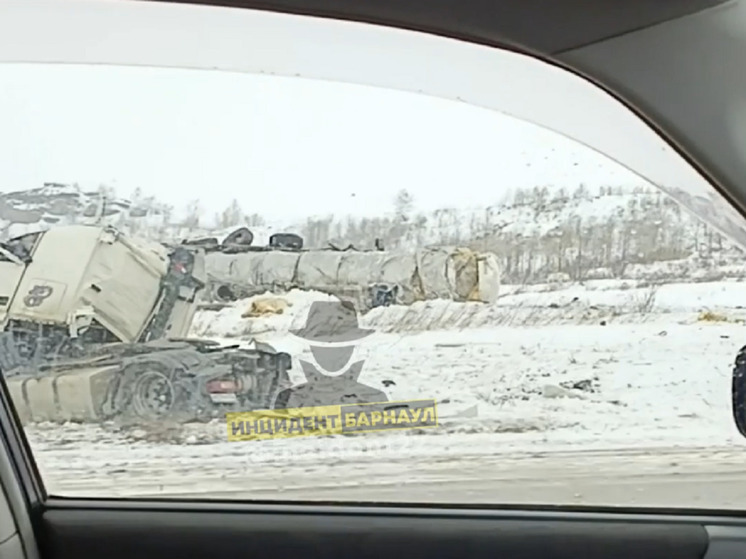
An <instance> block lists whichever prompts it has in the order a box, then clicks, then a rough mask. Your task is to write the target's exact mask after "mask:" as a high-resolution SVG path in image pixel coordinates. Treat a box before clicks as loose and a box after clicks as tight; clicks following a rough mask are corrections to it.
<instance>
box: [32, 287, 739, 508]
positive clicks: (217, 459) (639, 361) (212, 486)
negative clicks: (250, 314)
mask: <svg viewBox="0 0 746 559" xmlns="http://www.w3.org/2000/svg"><path fill="white" fill-rule="evenodd" d="M505 293H506V294H505V295H504V296H503V297H502V298H501V299H500V301H499V302H498V303H497V304H495V305H491V306H490V305H483V304H477V303H475V304H457V303H452V302H445V301H430V302H424V303H420V304H418V305H413V306H412V307H402V308H397V307H391V308H379V309H374V310H373V311H371V312H370V313H368V315H366V316H365V317H363V319H362V323H363V325H366V326H368V327H373V328H375V329H376V330H377V333H376V334H374V335H373V336H370V337H369V338H367V339H366V340H365V341H364V342H363V343H361V344H360V345H359V346H358V347H357V348H356V350H355V352H356V353H355V355H354V356H353V360H359V359H364V360H365V366H364V368H363V373H362V375H361V377H360V381H361V382H364V383H367V384H370V385H373V386H376V387H378V388H380V389H382V390H385V391H386V392H387V393H388V395H389V398H390V399H391V400H406V399H416V398H434V399H436V400H437V401H438V403H439V404H438V405H439V410H440V414H441V418H442V424H441V426H440V427H439V428H438V429H433V430H423V431H422V432H421V433H406V432H402V433H398V434H391V433H383V434H372V433H371V434H365V435H359V436H349V437H337V438H300V439H285V440H273V441H263V442H228V441H227V440H226V426H225V424H224V423H220V422H216V423H214V424H211V425H189V426H178V425H163V424H159V425H154V426H151V427H138V428H128V429H127V428H122V427H117V426H116V425H103V426H97V425H64V426H53V425H35V426H30V427H28V428H27V435H28V437H29V439H30V442H31V444H32V447H33V448H34V450H35V453H36V457H37V461H38V464H39V467H40V469H41V471H42V474H43V476H44V478H45V480H46V482H47V484H48V486H49V487H48V488H49V490H50V491H51V492H52V493H56V494H70V495H97V496H101V495H128V496H132V495H156V494H160V495H165V494H184V493H195V492H198V493H203V492H207V493H208V494H207V495H205V496H206V497H209V496H210V495H213V496H216V497H217V496H219V497H221V498H232V497H241V498H249V497H251V496H253V497H255V498H274V497H277V498H283V495H285V496H286V498H335V499H354V498H360V499H370V498H373V499H387V500H405V501H406V500H408V499H412V500H422V499H425V500H426V499H428V495H430V496H431V498H433V499H441V500H454V499H455V500H467V501H469V500H471V501H484V500H485V499H487V500H489V499H492V500H493V501H494V500H497V501H501V500H502V502H527V501H532V502H552V501H554V502H560V503H561V502H566V501H567V499H568V498H569V497H568V495H575V494H576V493H577V494H578V495H580V497H573V503H574V504H577V503H594V504H607V505H615V504H625V503H628V501H629V498H632V497H634V499H633V501H634V502H635V503H637V504H653V505H661V506H663V505H666V504H672V505H674V506H679V505H680V506H686V505H687V503H686V502H684V501H686V499H690V500H692V499H694V500H696V499H700V498H704V497H702V496H701V495H700V494H699V493H698V494H697V495H694V494H693V493H691V492H689V493H687V491H686V490H685V489H682V486H681V484H682V483H683V484H684V485H686V486H687V487H689V486H691V487H694V485H693V484H695V482H696V484H697V485H696V486H697V487H700V488H701V489H698V490H697V491H699V492H700V493H702V494H704V493H707V491H706V488H707V484H708V483H709V482H710V481H711V482H712V483H713V484H714V483H715V482H716V480H717V479H720V481H722V479H721V478H718V476H730V477H728V479H735V481H734V482H733V483H734V484H736V485H737V486H738V487H739V488H740V490H742V491H743V495H744V497H745V498H746V474H745V473H744V471H746V469H745V468H743V467H742V466H741V464H742V462H741V456H742V454H741V453H742V452H743V449H744V448H746V444H745V443H746V441H744V440H743V439H741V438H740V436H739V435H738V433H737V432H736V430H735V427H734V426H733V423H732V419H731V416H730V374H731V364H732V362H733V359H734V357H735V353H736V352H737V350H738V349H739V348H740V347H741V346H743V345H746V328H745V327H744V323H743V319H744V318H746V311H744V310H743V309H742V306H746V283H739V282H720V283H700V284H670V285H663V286H658V287H655V286H654V287H650V286H645V285H642V286H640V285H635V284H632V283H629V284H626V285H623V284H620V283H619V282H613V281H598V282H588V283H587V284H586V285H584V286H561V285H545V286H538V287H532V288H531V289H528V288H525V287H518V286H506V289H505ZM327 297H328V296H326V295H322V294H309V293H303V292H298V291H296V292H292V293H290V294H288V295H287V296H286V298H287V300H288V301H289V302H290V303H291V306H290V307H289V308H288V309H287V311H286V312H285V313H283V314H280V315H271V316H267V317H262V318H255V319H245V318H244V319H242V318H241V317H240V315H241V313H242V312H243V311H244V310H245V309H246V308H247V307H248V305H249V301H242V302H240V303H237V304H236V305H235V306H234V307H232V308H227V309H224V310H222V311H220V312H213V311H209V312H208V311H204V312H201V313H200V315H199V316H198V317H197V320H196V321H195V326H194V333H195V335H201V336H210V337H213V338H216V339H224V340H235V339H243V340H249V339H250V338H252V337H255V338H256V339H259V340H261V341H264V342H268V343H271V344H273V345H274V346H275V347H276V348H277V349H283V350H286V351H288V352H290V353H291V354H292V355H293V356H294V358H295V359H296V360H297V358H301V359H305V360H311V361H313V357H312V356H311V354H310V352H309V351H308V349H307V348H306V347H305V344H304V343H303V342H302V340H299V339H297V338H295V337H293V336H291V335H289V334H288V333H287V332H288V329H289V328H291V327H293V328H294V327H297V326H300V325H301V324H302V323H303V321H304V320H305V314H306V313H307V310H308V308H309V305H310V303H311V302H312V301H313V300H318V299H324V298H327ZM292 375H293V380H294V381H296V382H300V381H302V380H303V377H302V373H301V372H300V371H299V367H297V363H296V364H295V365H294V370H293V371H292ZM383 381H393V382H394V384H393V385H389V386H385V385H384V382H383ZM387 384H390V383H387ZM734 472H735V473H734ZM643 474H644V475H643ZM645 476H647V477H645ZM671 476H678V477H677V478H676V480H677V483H678V484H679V485H678V486H677V487H678V489H676V490H675V491H674V490H672V491H671V492H669V493H662V492H661V491H657V492H656V491H653V490H652V489H650V487H657V486H658V485H660V483H662V482H661V481H660V480H664V481H666V483H668V482H671V481H672V479H673V478H672V477H671ZM682 476H684V477H682ZM686 476H690V478H686ZM708 476H709V477H708ZM733 476H737V477H736V478H734V477H733ZM738 476H740V477H738ZM342 478H345V479H346V480H347V481H346V482H343V480H342ZM482 478H484V479H483V481H484V484H485V487H492V488H493V489H494V490H495V491H497V493H494V494H492V493H487V494H485V493H484V492H482V491H479V490H478V488H477V486H478V483H479V480H480V479H482ZM581 478H582V479H581ZM643 478H644V479H643ZM624 479H626V480H627V481H626V482H625V483H628V484H629V483H631V484H632V485H633V486H634V485H635V484H638V485H637V486H636V487H643V485H640V484H645V483H647V484H648V485H645V487H648V490H646V491H647V492H643V493H644V494H642V495H640V494H639V492H637V493H636V492H635V491H631V493H630V494H629V495H627V493H629V492H625V490H624V489H623V488H621V486H619V485H618V484H619V483H620V481H619V480H624ZM686 479H689V480H690V482H687V481H686ZM517 480H522V481H521V483H524V484H525V487H526V491H525V493H521V491H520V490H518V489H516V487H518V486H517V485H516V483H515V482H516V481H517ZM547 480H549V482H548V481H547ZM552 480H554V481H553V482H552ZM562 480H564V481H562ZM573 480H574V481H573ZM604 480H605V481H604ZM630 480H631V481H630ZM651 480H652V481H651ZM508 482H510V483H508ZM547 483H549V484H550V485H552V483H553V484H554V489H552V488H548V487H547V486H546V485H547ZM604 483H606V484H607V485H614V484H617V485H615V487H616V488H617V489H616V491H615V492H614V491H612V492H610V493H608V494H606V493H603V491H602V490H601V489H600V488H601V487H602V486H603V485H604ZM687 483H688V484H689V485H687ZM718 483H720V482H718ZM537 484H538V485H537ZM573 484H578V487H581V486H582V487H585V488H586V490H587V491H586V490H584V491H586V492H585V493H584V491H580V490H578V491H573V489H572V488H573ZM410 485H411V486H412V491H411V492H408V487H409V486H410ZM444 485H445V486H447V487H451V488H452V489H453V490H454V491H455V490H456V489H458V491H456V492H455V493H453V492H446V490H445V489H444V487H443V486H444ZM348 486H349V491H346V492H345V491H343V490H342V489H341V488H343V487H348ZM508 486H509V487H511V488H512V489H510V491H506V488H507V487H508ZM560 486H561V489H558V487H560ZM669 486H670V487H673V486H671V485H670V483H669ZM392 487H398V488H399V490H398V491H392V490H391V488H392ZM723 487H724V486H723ZM723 487H721V489H722V491H721V492H720V493H717V495H721V497H718V498H719V501H717V502H715V503H714V504H711V505H709V506H736V505H738V506H742V505H743V503H742V502H736V501H738V499H735V500H734V494H735V493H734V491H736V489H734V488H733V487H735V486H733V487H731V490H725V489H723ZM416 488H418V489H416ZM594 491H595V493H594ZM330 492H331V493H330ZM674 494H675V495H674ZM714 494H716V493H713V495H714ZM437 495H440V497H437ZM485 495H492V496H490V497H486V496H485ZM494 495H499V496H494ZM583 495H586V497H587V498H586V497H584V496H583ZM625 495H627V497H625ZM630 495H632V496H630ZM645 495H648V496H649V498H647V499H646V498H645ZM628 497H629V498H628ZM711 498H715V497H711ZM667 499H668V500H674V501H676V502H675V503H674V502H671V503H669V502H668V501H667ZM682 499H683V500H684V501H682ZM726 501H727V502H726ZM731 501H733V502H731ZM729 503H730V504H729ZM739 503H740V504H739ZM690 504H691V505H693V506H700V505H698V504H697V503H690Z"/></svg>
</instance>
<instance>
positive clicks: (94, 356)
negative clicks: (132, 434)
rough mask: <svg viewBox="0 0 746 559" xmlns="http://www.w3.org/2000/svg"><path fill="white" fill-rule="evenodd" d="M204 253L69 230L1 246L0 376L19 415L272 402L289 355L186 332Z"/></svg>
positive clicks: (82, 415) (164, 412)
mask: <svg viewBox="0 0 746 559" xmlns="http://www.w3.org/2000/svg"><path fill="white" fill-rule="evenodd" d="M205 286H206V273H205V261H204V251H203V250H202V249H201V248H199V247H194V246H181V245H180V246H167V245H164V244H161V243H156V242H152V241H148V240H145V239H140V238H133V237H129V236H126V235H124V234H123V233H121V232H120V231H118V230H117V229H115V228H112V227H108V226H106V227H100V226H87V225H71V226H62V227H56V228H52V229H50V230H48V231H43V232H38V233H33V234H28V235H24V236H22V237H18V238H15V239H11V240H10V241H7V242H5V243H1V244H0V331H1V333H0V372H1V373H2V374H3V376H4V377H5V380H6V383H7V384H8V387H9V389H10V391H11V394H12V396H13V401H14V404H15V406H16V409H17V410H18V413H19V415H20V416H21V419H22V420H23V421H101V420H107V419H113V418H121V419H126V420H130V421H152V420H157V419H164V418H169V419H175V420H178V421H192V420H202V419H208V418H212V417H215V416H218V415H221V414H222V413H224V412H225V411H234V410H251V409H258V408H268V407H271V405H272V403H273V402H274V398H275V396H276V394H277V392H278V391H279V390H281V389H283V388H285V387H286V386H288V385H289V377H288V373H287V371H288V370H289V369H290V361H291V360H290V356H289V355H288V354H286V353H280V352H275V351H274V350H273V349H272V348H270V347H267V346H262V347H261V348H248V347H240V346H230V347H224V346H221V345H220V344H218V343H216V342H212V341H209V340H199V339H196V340H195V339H189V338H188V337H187V336H188V333H189V330H190V327H191V324H192V321H193V318H194V314H195V311H196V308H197V304H198V302H199V300H200V299H201V296H202V294H203V293H204V289H205Z"/></svg>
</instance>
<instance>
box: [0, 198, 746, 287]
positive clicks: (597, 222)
mask: <svg viewBox="0 0 746 559" xmlns="http://www.w3.org/2000/svg"><path fill="white" fill-rule="evenodd" d="M102 202H105V203H103V204H102ZM404 202H405V203H402V201H401V200H397V203H396V204H395V211H394V212H392V214H391V215H388V216H381V217H372V218H363V219H352V218H349V217H339V216H336V217H335V216H330V217H316V218H309V219H308V220H307V221H306V222H305V223H297V224H292V225H290V226H284V227H283V226H280V225H274V226H273V224H267V223H264V221H263V220H262V218H261V216H256V215H251V216H247V215H246V214H244V213H243V212H242V211H241V208H240V205H239V204H238V202H234V204H232V205H231V207H230V208H227V209H226V210H225V211H224V212H223V213H222V214H220V215H217V216H215V217H214V218H213V220H212V224H209V225H208V224H204V220H201V219H199V215H197V209H196V207H193V208H191V210H190V208H189V207H188V208H187V211H186V214H185V216H184V217H182V218H181V219H178V220H177V219H174V217H173V216H174V212H173V208H172V207H171V206H169V205H167V204H164V203H161V202H159V201H158V200H157V199H156V198H155V197H153V196H144V195H143V194H142V193H140V192H138V191H135V193H134V196H132V197H130V198H129V199H124V198H119V197H117V196H116V195H115V193H114V192H111V191H107V190H106V189H103V188H100V189H98V190H95V191H84V190H83V189H81V188H80V187H78V186H77V185H64V184H55V183H47V184H44V185H43V186H42V187H40V188H37V189H31V190H26V191H19V192H9V193H5V194H0V235H1V236H2V238H7V237H8V236H15V235H18V234H22V233H24V232H27V231H30V230H34V229H38V228H47V227H51V226H54V225H59V224H69V223H92V222H95V221H96V220H99V221H101V222H105V223H111V224H115V225H117V226H118V227H120V228H122V229H123V230H124V231H127V232H129V233H137V234H141V235H145V236H147V237H150V238H154V239H156V238H157V239H164V240H173V239H177V238H183V237H187V236H201V235H206V234H217V235H219V236H222V235H225V234H227V232H229V231H230V230H231V229H232V228H233V227H236V226H239V225H245V224H247V225H249V227H251V228H252V230H253V231H254V233H255V244H265V243H266V242H267V240H268V237H269V235H270V234H272V233H273V232H278V231H291V232H296V233H299V234H301V235H302V236H303V237H304V239H305V242H306V246H308V247H317V248H318V247H324V246H328V243H330V242H331V243H334V244H335V245H337V246H347V245H349V244H352V245H353V246H355V247H356V248H361V249H365V248H371V247H372V246H373V243H374V240H375V239H376V238H380V239H382V240H383V242H384V246H385V247H386V248H396V247H413V246H422V245H433V244H436V245H443V244H446V245H454V244H459V245H468V246H471V247H473V248H476V249H479V250H486V251H491V252H494V253H495V254H497V255H498V257H499V258H500V261H501V265H502V270H503V274H504V281H505V282H506V283H519V284H525V283H536V282H543V281H547V280H549V281H553V280H554V281H558V280H565V281H567V280H572V281H582V280H586V279H605V278H630V279H646V280H650V281H669V280H672V279H682V278H686V279H688V280H718V279H725V278H739V279H740V278H746V263H744V262H743V260H744V258H743V253H742V252H741V251H740V249H737V248H736V247H735V246H734V245H733V244H732V243H730V242H729V241H728V239H726V238H724V237H723V236H722V235H720V234H719V233H717V232H715V231H713V230H711V229H710V228H709V227H707V226H706V225H704V224H703V223H701V222H700V221H699V220H698V219H697V218H694V217H692V216H691V215H690V214H689V213H688V212H686V211H685V210H683V209H682V208H681V207H680V206H679V205H678V204H676V203H675V202H673V201H672V200H671V199H670V198H668V197H667V196H666V195H664V194H663V193H661V192H660V191H658V190H657V189H655V188H653V187H643V186H638V187H614V186H609V187H596V188H595V189H593V190H591V189H589V188H588V187H585V186H584V185H580V186H578V187H576V188H575V189H574V190H568V189H564V188H556V187H549V186H538V187H535V188H533V189H524V190H515V191H513V192H512V193H511V194H510V195H509V197H507V198H506V199H505V200H503V202H502V203H499V204H495V205H494V206H491V207H489V208H480V209H474V210H463V209H462V210H455V209H442V210H438V211H436V212H433V213H430V214H420V213H417V212H416V211H415V207H414V204H413V203H412V201H411V200H405V201H404ZM192 205H194V203H192Z"/></svg>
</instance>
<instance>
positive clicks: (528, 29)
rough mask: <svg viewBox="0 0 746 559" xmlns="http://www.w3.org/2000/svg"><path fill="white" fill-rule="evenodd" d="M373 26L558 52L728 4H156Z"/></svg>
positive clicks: (710, 0) (604, 0)
mask: <svg viewBox="0 0 746 559" xmlns="http://www.w3.org/2000/svg"><path fill="white" fill-rule="evenodd" d="M158 1H161V2H167V3H176V4H200V5H205V6H222V7H230V8H244V9H258V10H267V11H275V12H283V13H289V14H296V15H310V16H318V17H327V18H333V19H342V20H351V21H358V22H365V23H376V24H380V25H386V26H390V27H400V28H403V29H410V30H417V31H422V32H427V33H434V34H439V35H440V34H442V35H446V36H448V37H451V38H460V39H464V40H468V41H471V42H483V43H485V44H491V45H503V46H507V45H513V46H520V47H522V48H525V49H528V50H530V51H535V52H539V53H542V54H544V55H556V54H560V53H562V52H565V51H568V50H573V49H577V48H581V47H583V46H586V45H589V44H593V43H597V42H600V41H605V40H607V39H610V38H613V37H617V36H620V35H623V34H626V33H631V32H634V31H637V30H640V29H644V28H647V27H650V26H653V25H657V24H660V23H663V22H666V21H670V20H673V19H677V18H680V17H684V16H687V15H691V14H694V13H697V12H700V11H702V10H706V9H708V8H712V7H715V6H717V5H719V4H723V3H726V2H728V1H729V0H520V1H516V0H405V1H402V0H158Z"/></svg>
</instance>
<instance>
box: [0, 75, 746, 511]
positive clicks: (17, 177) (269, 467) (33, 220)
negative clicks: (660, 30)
mask: <svg viewBox="0 0 746 559" xmlns="http://www.w3.org/2000/svg"><path fill="white" fill-rule="evenodd" d="M0 113H2V122H3V123H4V124H3V127H2V130H0V149H1V150H2V152H3V153H4V157H3V159H2V162H0V179H1V181H0V188H1V189H2V191H1V193H0V235H1V237H0V242H1V243H2V245H0V247H2V248H3V249H4V250H3V251H2V252H0V319H1V320H2V328H3V333H2V335H0V344H2V348H3V351H2V358H1V359H0V370H2V372H3V374H4V376H5V379H6V382H7V384H8V387H9V390H10V391H11V395H12V397H13V401H14V404H15V406H16V409H17V412H18V414H19V416H20V418H21V420H22V421H23V423H24V427H25V433H26V436H27V437H28V439H29V442H30V443H31V447H32V449H33V452H34V458H35V460H36V461H37V464H38V466H39V469H40V471H41V473H42V477H43V481H44V483H45V485H46V487H47V490H48V491H49V493H50V494H53V495H61V496H95V497H118V496H122V497H124V496H127V497H133V496H134V497H137V496H140V497H142V496H158V497H170V498H178V497H184V496H199V497H200V498H221V499H278V500H287V499H298V500H339V501H346V500H347V501H350V500H354V501H404V502H420V501H424V502H469V503H473V502H479V503H539V504H547V503H549V504H561V505H567V504H573V505H575V504H590V505H637V506H668V507H690V506H708V507H715V508H717V507H741V506H742V503H743V502H744V498H745V497H746V496H739V495H738V493H737V492H736V491H734V490H733V488H732V487H731V486H730V485H729V484H728V483H726V482H725V481H722V482H721V479H722V480H725V478H726V477H727V475H728V473H729V472H731V471H734V469H738V468H739V467H740V464H739V463H738V454H737V453H736V452H735V450H736V447H737V445H738V444H739V440H740V435H739V433H738V430H737V428H736V426H735V425H734V422H733V419H732V418H731V372H732V370H731V369H732V364H733V362H734V359H735V356H736V353H737V351H738V350H739V349H740V346H741V344H742V339H743V338H742V336H741V333H742V331H743V320H744V318H746V314H745V313H744V311H743V302H742V300H743V295H746V291H745V290H744V284H743V282H742V280H743V279H744V277H746V267H745V266H744V264H743V258H742V256H743V255H742V250H741V248H739V246H738V245H737V244H735V243H734V241H732V240H731V238H729V237H728V236H726V235H725V234H723V231H722V230H717V229H714V228H713V227H712V226H711V225H708V224H707V223H706V220H703V219H701V218H700V217H696V216H694V215H692V214H691V213H690V212H689V211H688V210H687V209H685V208H683V207H682V206H681V205H680V204H679V202H681V201H682V200H681V199H679V200H678V201H676V200H674V199H673V198H671V197H670V196H669V194H670V192H671V191H672V190H671V188H668V189H667V192H668V193H666V192H664V191H662V190H660V189H658V188H656V187H655V186H653V185H651V184H649V183H646V182H645V181H644V180H642V179H641V178H639V177H638V176H637V175H635V174H634V173H632V172H631V171H630V170H628V169H626V168H623V167H622V166H620V165H619V164H617V163H615V162H613V161H611V160H610V159H609V158H607V157H605V156H604V155H601V154H599V153H597V152H595V151H593V150H591V149H589V148H588V147H586V146H582V145H580V144H578V143H575V142H573V141H571V140H568V139H566V138H564V137H562V136H560V135H558V134H556V133H554V132H550V131H547V130H545V129H542V128H539V127H538V126H535V125H532V124H528V123H525V122H522V121H519V120H516V119H513V118H511V117H508V116H505V115H501V114H499V113H497V112H494V111H491V110H487V109H485V108H479V107H474V106H470V105H467V104H465V103H459V102H456V101H448V100H443V99H437V98H432V97H428V96H425V95H418V94H413V93H404V92H397V91H392V90H387V89H382V88H373V87H363V86H358V85H352V84H342V83H334V82H326V81H315V80H308V79H301V78H289V77H274V76H266V75H242V74H231V73H219V72H202V71H182V70H165V69H143V68H140V69H136V68H115V67H86V66H42V65H37V66H31V65H28V66H26V65H7V66H3V67H2V68H0ZM603 125H604V119H603V115H599V118H598V126H599V127H602V126H603ZM609 133H613V132H609ZM629 141H630V142H633V141H634V138H632V137H631V138H629ZM670 186H671V185H669V187H670ZM708 197H711V198H712V200H718V201H717V202H715V201H711V200H710V201H708V200H709V198H708ZM679 198H680V197H679ZM702 200H703V201H704V202H703V203H704V206H703V207H702V208H703V209H702V211H701V212H700V213H701V214H702V216H704V217H707V212H708V211H709V212H710V213H711V214H712V213H713V212H712V208H713V207H716V204H717V203H720V202H719V199H718V198H717V195H716V194H715V193H714V191H713V193H709V192H704V194H703V197H702ZM710 217H711V218H712V215H710ZM709 221H710V222H711V223H712V221H713V220H712V219H710V220H709ZM726 232H727V231H726ZM736 236H737V235H736ZM6 252H7V253H10V254H11V255H13V256H15V257H16V258H17V259H18V261H14V259H13V258H10V257H8V256H7V254H6ZM19 262H20V264H19ZM713 471H716V472H717V475H718V476H719V475H721V474H722V476H721V478H718V477H717V476H713V474H712V472H713Z"/></svg>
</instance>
